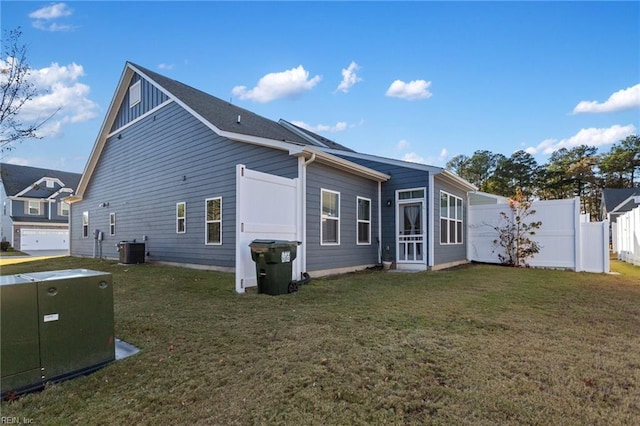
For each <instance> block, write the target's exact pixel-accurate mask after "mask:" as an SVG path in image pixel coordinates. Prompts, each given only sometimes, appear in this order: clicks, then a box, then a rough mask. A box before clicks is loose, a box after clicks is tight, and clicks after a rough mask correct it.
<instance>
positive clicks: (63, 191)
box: [47, 188, 73, 201]
mask: <svg viewBox="0 0 640 426" xmlns="http://www.w3.org/2000/svg"><path fill="white" fill-rule="evenodd" d="M63 193H67V194H73V189H71V188H60V189H59V190H57V191H56V192H54V193H53V194H51V195H50V196H49V197H47V200H52V201H55V199H56V198H57V197H58V196H59V195H60V194H63Z"/></svg>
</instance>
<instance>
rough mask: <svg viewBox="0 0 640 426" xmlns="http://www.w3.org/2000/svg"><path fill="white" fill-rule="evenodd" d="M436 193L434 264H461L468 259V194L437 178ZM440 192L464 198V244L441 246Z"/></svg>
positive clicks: (434, 192) (434, 203) (435, 183)
mask: <svg viewBox="0 0 640 426" xmlns="http://www.w3.org/2000/svg"><path fill="white" fill-rule="evenodd" d="M433 186H434V191H433V198H434V199H433V205H434V207H435V211H434V215H433V219H434V227H433V232H434V237H435V238H434V244H433V246H434V249H433V252H434V264H435V265H439V264H444V263H450V262H459V261H463V260H466V259H467V235H468V233H467V211H468V206H467V193H466V192H465V191H463V190H460V189H459V188H456V187H454V186H452V185H447V184H444V183H443V182H442V181H440V180H439V179H438V176H437V175H436V176H435V179H434V185H433ZM440 191H445V192H448V193H449V194H452V195H455V196H456V197H460V198H462V211H463V212H464V213H463V214H464V219H463V222H462V229H463V232H464V235H463V237H462V244H440Z"/></svg>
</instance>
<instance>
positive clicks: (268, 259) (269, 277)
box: [249, 240, 300, 296]
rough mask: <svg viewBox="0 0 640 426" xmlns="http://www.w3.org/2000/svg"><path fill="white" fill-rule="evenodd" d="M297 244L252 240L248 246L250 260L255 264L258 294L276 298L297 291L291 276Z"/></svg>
mask: <svg viewBox="0 0 640 426" xmlns="http://www.w3.org/2000/svg"><path fill="white" fill-rule="evenodd" d="M298 244H300V243H299V242H297V241H283V240H253V241H252V242H251V244H249V247H251V259H253V261H254V262H255V263H256V278H257V279H258V293H263V294H270V295H272V296H277V295H280V294H287V293H291V292H293V291H296V290H297V285H295V286H294V285H293V284H294V283H295V281H292V279H291V276H292V274H293V272H292V262H293V261H294V260H295V258H296V255H297V251H298ZM294 287H295V288H294Z"/></svg>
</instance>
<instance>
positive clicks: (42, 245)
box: [20, 229, 69, 251]
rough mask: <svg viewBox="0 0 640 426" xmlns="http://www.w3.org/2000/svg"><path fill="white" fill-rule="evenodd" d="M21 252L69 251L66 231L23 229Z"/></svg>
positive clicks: (21, 231) (67, 232)
mask: <svg viewBox="0 0 640 426" xmlns="http://www.w3.org/2000/svg"><path fill="white" fill-rule="evenodd" d="M20 234H21V236H20V250H22V251H29V250H68V249H69V231H68V230H66V229H21V230H20Z"/></svg>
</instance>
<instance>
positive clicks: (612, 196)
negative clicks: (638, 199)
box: [602, 188, 640, 213]
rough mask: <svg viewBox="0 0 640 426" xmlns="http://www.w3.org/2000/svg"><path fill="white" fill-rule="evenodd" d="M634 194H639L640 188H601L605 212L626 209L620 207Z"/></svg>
mask: <svg viewBox="0 0 640 426" xmlns="http://www.w3.org/2000/svg"><path fill="white" fill-rule="evenodd" d="M634 196H640V188H605V189H603V190H602V200H603V205H604V208H605V210H606V212H607V213H612V212H614V211H626V210H621V208H622V207H624V206H625V205H626V204H628V203H629V202H630V200H629V198H632V197H634ZM632 199H633V198H632Z"/></svg>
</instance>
